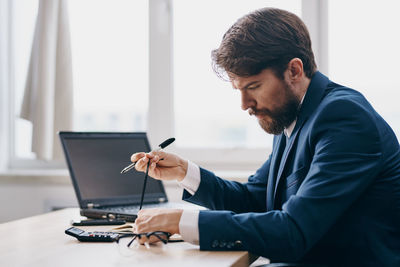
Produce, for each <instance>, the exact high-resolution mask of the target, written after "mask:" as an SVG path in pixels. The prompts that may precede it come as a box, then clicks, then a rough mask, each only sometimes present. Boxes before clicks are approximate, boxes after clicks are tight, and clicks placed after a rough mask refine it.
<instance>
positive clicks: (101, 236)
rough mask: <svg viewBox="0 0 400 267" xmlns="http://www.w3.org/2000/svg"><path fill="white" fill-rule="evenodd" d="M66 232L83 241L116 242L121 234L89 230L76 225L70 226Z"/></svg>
mask: <svg viewBox="0 0 400 267" xmlns="http://www.w3.org/2000/svg"><path fill="white" fill-rule="evenodd" d="M65 233H66V234H67V235H70V236H73V237H75V238H76V239H78V240H79V241H81V242H114V241H116V240H117V239H118V237H119V234H117V233H114V232H98V231H95V232H87V231H84V230H82V229H79V228H76V227H71V228H68V229H67V230H65Z"/></svg>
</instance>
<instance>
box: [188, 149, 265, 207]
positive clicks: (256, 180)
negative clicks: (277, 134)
mask: <svg viewBox="0 0 400 267" xmlns="http://www.w3.org/2000/svg"><path fill="white" fill-rule="evenodd" d="M270 159H271V157H270V158H269V159H268V160H267V161H266V162H265V163H264V164H263V165H262V167H261V168H260V169H258V170H257V172H256V173H255V174H254V175H252V176H250V177H249V179H248V182H247V183H245V184H242V183H239V182H234V181H227V180H224V179H221V178H219V177H217V176H216V175H215V174H214V173H212V172H210V171H207V170H205V169H203V168H200V174H201V181H200V185H199V188H198V189H197V191H196V192H195V194H194V195H191V194H190V193H189V192H187V191H186V190H185V191H184V192H183V200H186V201H188V202H191V203H194V204H197V205H201V206H203V207H206V208H208V209H211V210H230V211H233V212H235V213H243V212H251V211H253V212H262V211H265V210H266V185H267V177H268V173H269V166H270Z"/></svg>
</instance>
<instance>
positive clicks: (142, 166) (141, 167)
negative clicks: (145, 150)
mask: <svg viewBox="0 0 400 267" xmlns="http://www.w3.org/2000/svg"><path fill="white" fill-rule="evenodd" d="M147 162H149V159H148V158H147V157H143V158H141V159H139V160H138V161H137V162H136V164H135V169H136V170H137V171H141V172H143V171H145V170H146V167H147Z"/></svg>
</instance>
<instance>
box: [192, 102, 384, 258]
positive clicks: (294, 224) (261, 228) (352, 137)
mask: <svg viewBox="0 0 400 267" xmlns="http://www.w3.org/2000/svg"><path fill="white" fill-rule="evenodd" d="M309 123H311V124H313V125H311V127H310V128H311V129H312V130H311V132H308V137H309V138H308V144H306V145H305V146H307V148H306V149H309V150H311V151H312V153H313V157H312V161H311V165H310V166H309V170H308V173H307V175H306V177H305V179H304V181H303V183H302V184H301V186H300V188H299V190H298V191H297V193H296V194H295V195H292V196H291V197H290V198H289V200H288V201H287V202H286V203H285V204H284V205H283V210H281V211H278V210H274V211H270V212H264V213H242V214H237V213H234V212H231V211H201V212H200V214H199V236H200V249H202V250H247V251H250V252H252V253H254V254H257V255H261V256H265V257H268V258H270V259H271V260H279V261H296V260H299V259H300V258H301V257H302V256H303V255H304V254H305V253H306V252H307V251H308V250H309V249H310V248H311V247H312V246H314V245H315V243H316V242H318V240H320V239H321V238H322V236H323V235H324V234H325V233H326V232H327V231H328V230H329V228H330V227H331V226H332V225H333V224H334V223H335V222H336V221H337V220H338V219H339V217H340V216H341V215H343V213H344V212H345V211H346V210H347V209H348V208H349V207H350V205H352V204H353V203H354V202H355V201H356V200H357V198H359V197H360V195H361V194H362V193H363V192H364V190H366V188H367V187H368V185H370V184H371V183H372V181H373V179H374V177H376V176H377V173H378V172H379V171H380V165H381V145H380V136H379V132H378V129H377V127H376V122H375V118H374V117H373V116H372V115H371V114H370V113H369V111H368V110H366V109H364V108H363V107H362V106H361V105H358V104H357V103H355V102H352V101H348V100H337V101H335V102H333V103H328V104H326V105H325V108H323V109H322V110H321V111H320V112H319V114H318V115H317V116H316V117H315V118H313V120H312V121H310V122H309ZM203 190H204V189H203ZM209 190H210V191H211V192H210V194H216V193H218V194H219V193H221V192H219V191H216V190H215V189H213V188H209ZM211 196H212V197H211V198H212V199H211V200H210V202H207V205H208V206H210V207H217V208H223V207H224V206H221V203H222V197H220V196H218V197H215V196H214V195H211ZM230 198H231V200H234V197H233V196H230ZM249 199H251V198H249ZM215 200H217V205H215V206H213V204H212V202H213V201H215ZM254 200H255V199H254ZM231 205H233V206H234V205H239V206H242V204H241V203H240V199H239V198H238V200H237V201H232V204H231ZM232 210H234V209H232Z"/></svg>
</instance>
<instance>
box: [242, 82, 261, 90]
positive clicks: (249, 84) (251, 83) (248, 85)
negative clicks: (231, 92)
mask: <svg viewBox="0 0 400 267" xmlns="http://www.w3.org/2000/svg"><path fill="white" fill-rule="evenodd" d="M259 82H260V81H252V82H249V83H248V84H246V85H245V86H243V87H242V88H239V89H243V90H244V89H247V88H249V87H250V86H252V85H253V84H256V83H259Z"/></svg>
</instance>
